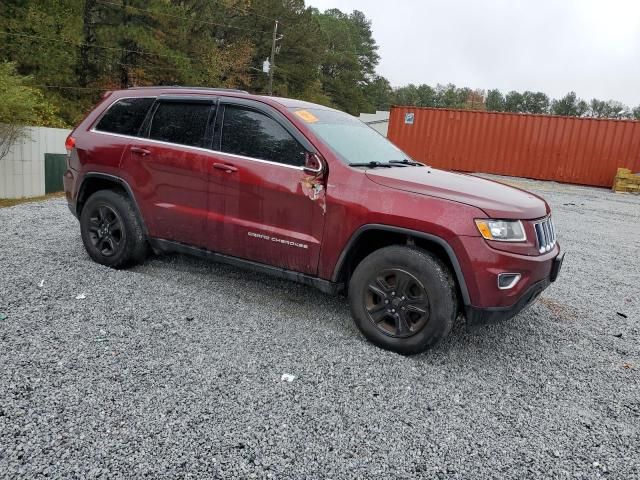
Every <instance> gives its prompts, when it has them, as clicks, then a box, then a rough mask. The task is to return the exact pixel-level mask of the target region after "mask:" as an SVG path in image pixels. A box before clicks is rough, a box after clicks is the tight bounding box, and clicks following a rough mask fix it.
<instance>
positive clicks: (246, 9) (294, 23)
mask: <svg viewBox="0 0 640 480" xmlns="http://www.w3.org/2000/svg"><path fill="white" fill-rule="evenodd" d="M275 19H277V20H278V34H279V35H282V36H283V37H282V38H281V39H280V40H279V41H278V50H277V52H278V53H277V55H276V57H275V67H274V70H273V72H274V85H273V91H274V94H276V95H280V96H288V97H294V98H300V99H304V100H308V101H312V102H316V103H321V104H324V105H329V106H333V107H336V108H340V109H342V110H345V111H347V112H349V113H352V114H359V113H361V112H372V111H374V110H387V109H389V108H390V106H391V105H394V104H395V105H414V106H423V107H433V108H463V109H473V110H485V109H486V110H489V111H508V112H518V113H537V114H541V113H555V114H559V115H576V116H585V115H590V116H596V117H600V118H630V117H632V116H635V117H636V118H638V117H640V107H637V108H636V109H634V110H633V111H631V110H630V109H629V108H627V107H625V106H624V105H622V104H620V103H619V102H613V101H608V102H603V101H600V100H597V99H594V100H592V101H591V103H589V104H587V102H585V101H584V100H581V99H578V98H577V96H576V94H575V93H573V92H572V93H570V94H568V95H566V96H565V97H563V98H561V99H558V100H554V101H553V102H551V101H550V99H549V97H548V96H547V95H545V94H544V93H542V92H531V91H525V92H516V91H511V92H509V93H507V94H506V95H503V94H502V93H501V92H500V91H499V90H496V89H494V90H489V91H488V92H486V93H485V92H484V91H483V90H473V89H471V88H467V87H457V86H456V85H453V84H447V85H436V86H435V87H433V86H430V85H426V84H421V85H414V84H409V85H406V86H402V87H399V88H395V89H394V88H392V87H391V85H390V84H389V81H388V80H387V79H386V78H384V77H382V76H380V75H378V74H376V67H377V66H378V62H379V55H378V46H377V44H376V42H375V40H374V38H373V34H372V31H371V23H370V22H369V20H368V19H367V18H366V16H365V14H364V13H363V12H360V11H357V10H355V11H353V12H351V13H348V12H342V11H341V10H338V9H330V10H327V11H324V12H321V11H319V10H317V9H315V8H311V7H307V6H306V5H305V0H284V1H283V0H180V1H178V0H83V1H78V0H49V1H46V2H43V1H41V0H3V2H1V3H0V62H3V61H4V62H6V61H8V62H13V63H14V64H15V66H16V72H17V74H18V75H19V76H22V77H23V79H24V78H25V77H27V78H28V79H27V80H23V81H26V82H27V83H28V84H29V85H31V87H33V88H32V89H31V91H32V92H36V93H33V95H35V96H38V95H39V96H40V100H41V105H42V107H41V115H40V117H38V119H35V120H34V119H32V120H31V121H32V122H34V121H35V122H39V123H40V124H47V125H61V124H68V125H73V124H76V123H77V122H78V121H79V120H80V119H81V118H82V116H83V115H84V114H85V113H86V112H87V110H88V109H90V108H91V107H92V106H93V105H94V104H95V103H96V102H97V101H98V100H99V98H100V95H101V94H102V92H103V91H104V90H109V89H118V88H126V87H129V86H133V85H193V86H211V87H236V88H243V89H246V90H249V91H251V92H255V93H266V90H267V75H266V74H265V73H263V72H262V62H263V61H264V60H265V59H266V58H268V57H269V56H270V53H271V43H272V35H273V29H274V23H275V22H274V21H275ZM27 109H28V108H27ZM16 118H17V117H16Z"/></svg>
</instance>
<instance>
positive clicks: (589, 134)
mask: <svg viewBox="0 0 640 480" xmlns="http://www.w3.org/2000/svg"><path fill="white" fill-rule="evenodd" d="M388 136H389V139H390V140H391V141H392V142H393V143H395V144H396V145H397V146H399V147H400V148H401V149H402V150H404V151H405V152H406V153H408V154H409V155H411V157H413V158H414V159H415V160H419V161H422V162H425V163H427V164H429V165H432V166H433V167H436V168H442V169H447V170H458V171H464V172H484V173H494V174H497V175H511V176H515V177H527V178H535V179H540V180H556V181H559V182H566V183H575V184H580V185H594V186H600V187H611V186H612V185H613V179H614V177H615V175H616V170H617V169H618V168H619V167H623V168H628V169H630V170H631V171H633V172H640V121H634V120H604V119H593V118H576V117H560V116H555V115H525V114H517V113H499V112H478V111H469V110H450V109H440V108H420V107H392V108H391V118H390V121H389V133H388Z"/></svg>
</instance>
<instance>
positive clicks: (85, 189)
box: [75, 172, 148, 235]
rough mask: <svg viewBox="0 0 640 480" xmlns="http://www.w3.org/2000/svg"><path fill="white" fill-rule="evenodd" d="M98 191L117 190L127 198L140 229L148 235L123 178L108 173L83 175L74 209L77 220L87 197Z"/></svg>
mask: <svg viewBox="0 0 640 480" xmlns="http://www.w3.org/2000/svg"><path fill="white" fill-rule="evenodd" d="M99 190H117V191H120V192H121V193H123V194H125V195H126V196H127V197H129V199H130V200H131V202H132V203H133V207H134V209H135V211H136V214H137V215H138V219H139V220H140V223H141V224H142V229H143V231H144V233H145V235H147V234H148V231H147V227H146V225H145V222H144V217H143V216H142V213H141V212H140V208H139V207H138V202H137V201H136V197H135V195H134V194H133V190H132V189H131V186H130V185H129V184H128V183H127V181H126V180H124V179H123V178H120V177H117V176H115V175H110V174H108V173H99V172H89V173H87V174H85V175H84V177H83V179H82V183H81V184H80V188H79V189H78V196H77V198H76V206H75V209H76V216H77V217H78V218H80V215H81V213H82V208H83V207H84V204H85V203H86V202H87V200H88V199H89V197H90V196H91V195H93V194H94V193H95V192H97V191H99Z"/></svg>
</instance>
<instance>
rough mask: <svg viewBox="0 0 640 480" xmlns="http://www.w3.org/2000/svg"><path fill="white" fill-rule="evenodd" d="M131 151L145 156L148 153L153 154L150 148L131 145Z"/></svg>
mask: <svg viewBox="0 0 640 480" xmlns="http://www.w3.org/2000/svg"><path fill="white" fill-rule="evenodd" d="M131 153H137V154H138V155H142V156H143V157H144V156H146V155H151V152H150V151H149V150H147V149H146V148H140V147H131Z"/></svg>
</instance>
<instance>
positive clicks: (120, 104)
mask: <svg viewBox="0 0 640 480" xmlns="http://www.w3.org/2000/svg"><path fill="white" fill-rule="evenodd" d="M153 102H154V99H153V98H125V99H122V100H118V101H117V102H116V103H115V104H113V105H111V107H110V108H109V109H108V110H107V112H106V113H105V114H104V116H103V117H102V118H101V119H100V121H99V122H98V124H97V125H96V130H99V131H101V132H109V133H119V134H120V135H131V136H137V135H138V131H139V130H140V126H141V125H142V122H143V121H144V117H146V116H147V112H148V111H149V107H151V105H152V104H153Z"/></svg>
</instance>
